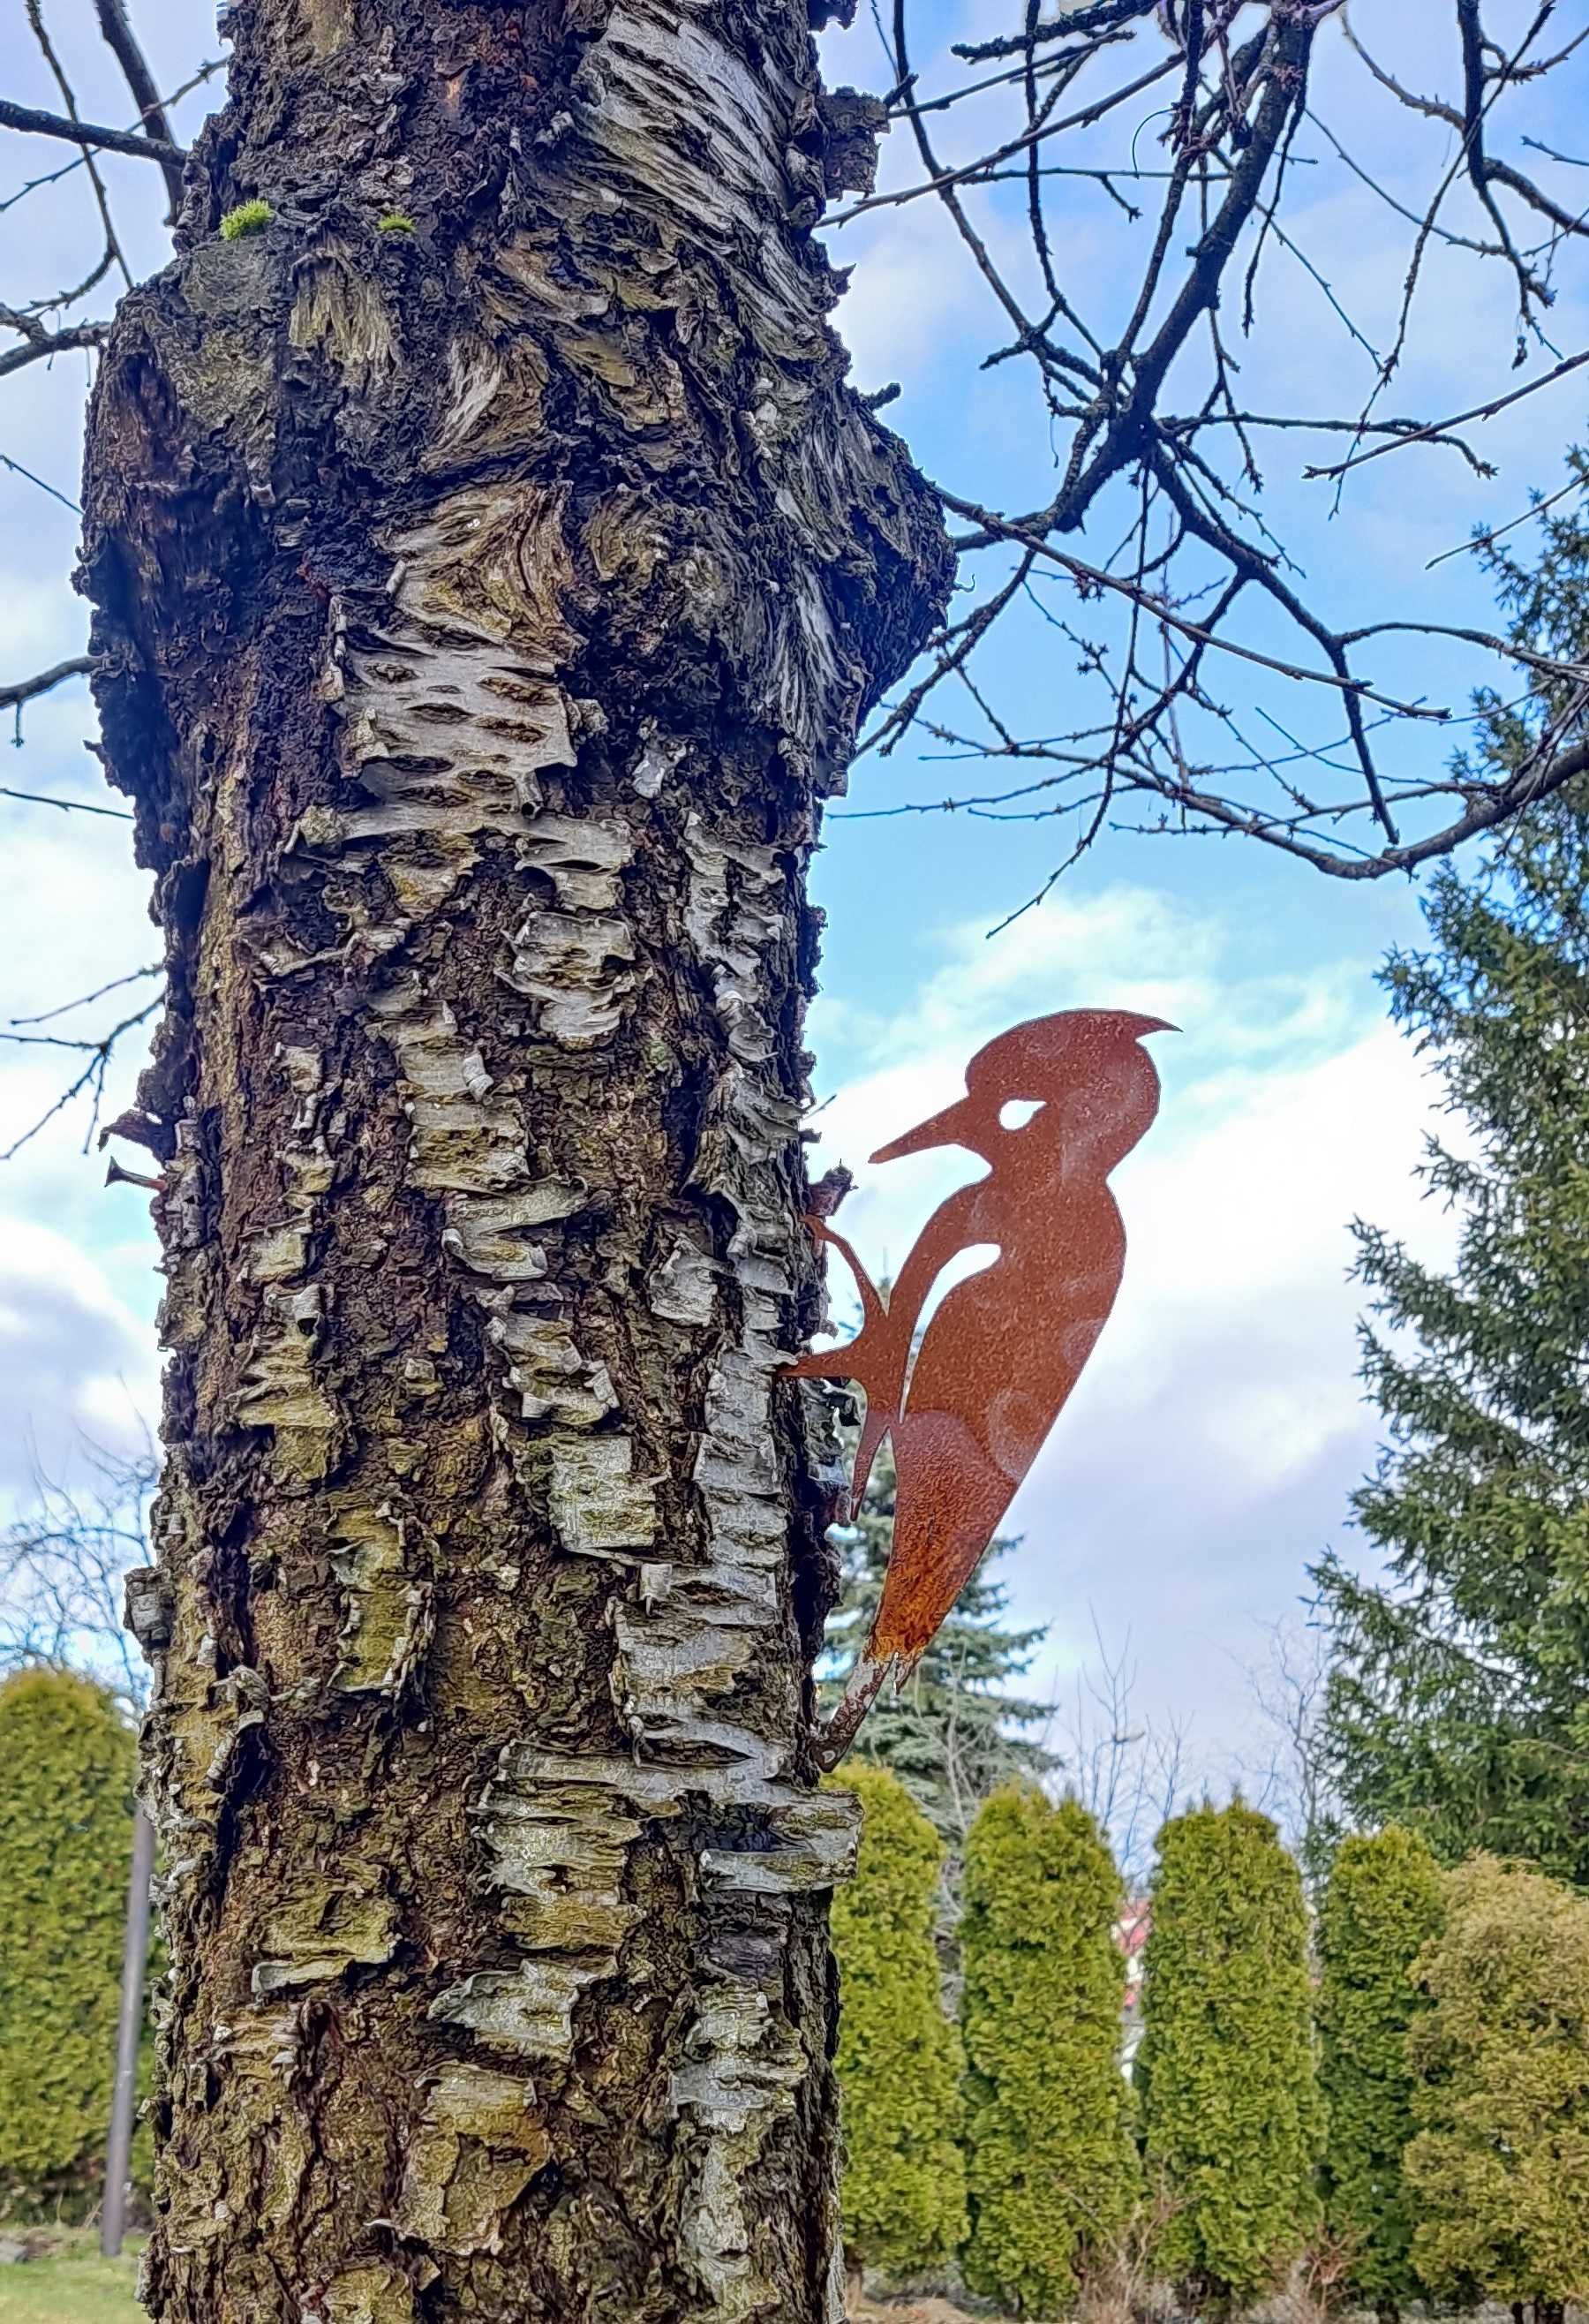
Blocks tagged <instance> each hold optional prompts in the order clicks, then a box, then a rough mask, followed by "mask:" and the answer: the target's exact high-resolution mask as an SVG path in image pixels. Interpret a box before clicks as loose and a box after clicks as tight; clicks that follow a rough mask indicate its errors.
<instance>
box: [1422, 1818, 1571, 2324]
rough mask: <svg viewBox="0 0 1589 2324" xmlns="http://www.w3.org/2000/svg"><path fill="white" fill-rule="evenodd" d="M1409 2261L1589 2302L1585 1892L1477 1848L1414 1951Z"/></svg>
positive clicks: (1446, 2287) (1464, 2284)
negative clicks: (1417, 2007) (1436, 1923)
mask: <svg viewBox="0 0 1589 2324" xmlns="http://www.w3.org/2000/svg"><path fill="white" fill-rule="evenodd" d="M1417 1976H1418V1978H1419V1984H1420V1986H1421V1987H1422V1988H1423V1991H1424V1994H1425V1996H1426V1997H1427V2001H1428V2006H1427V2007H1426V2008H1425V2009H1424V2010H1422V2011H1421V2012H1420V2013H1419V2015H1418V2016H1417V2017H1416V2018H1415V2019H1414V2021H1413V2024H1412V2028H1411V2031H1410V2033H1409V2036H1408V2055H1409V2057H1410V2061H1411V2063H1412V2067H1413V2070H1414V2074H1415V2077H1416V2080H1415V2082H1414V2087H1413V2094H1412V2110H1413V2116H1414V2119H1415V2120H1416V2121H1417V2123H1418V2124H1419V2131H1418V2135H1416V2136H1415V2137H1414V2139H1413V2141H1412V2144H1410V2146H1409V2148H1408V2150H1407V2156H1406V2162H1405V2164H1404V2166H1403V2167H1404V2170H1405V2173H1406V2179H1407V2185H1408V2188H1409V2190H1410V2193H1411V2196H1412V2199H1413V2203H1414V2207H1415V2209H1416V2213H1417V2218H1418V2226H1417V2228H1416V2229H1415V2231H1414V2234H1413V2238H1412V2256H1413V2259H1414V2262H1415V2263H1416V2264H1417V2267H1418V2272H1419V2274H1420V2275H1421V2276H1422V2277H1423V2279H1424V2281H1425V2282H1426V2283H1428V2286H1429V2288H1430V2290H1431V2291H1433V2292H1437V2293H1441V2294H1444V2295H1447V2296H1448V2297H1451V2298H1454V2299H1457V2300H1461V2301H1473V2300H1477V2299H1487V2300H1493V2301H1502V2302H1511V2301H1515V2302H1518V2303H1521V2302H1522V2301H1532V2302H1533V2303H1534V2307H1535V2310H1536V2314H1537V2315H1538V2314H1539V2313H1541V2312H1543V2313H1544V2314H1546V2315H1548V2314H1550V2313H1551V2312H1552V2311H1556V2310H1559V2307H1560V2304H1561V2303H1562V2302H1564V2301H1569V2300H1570V2301H1584V2300H1585V2299H1586V2298H1589V1898H1585V1897H1584V1896H1583V1895H1578V1894H1576V1893H1575V1892H1574V1891H1573V1890H1572V1889H1570V1888H1567V1887H1565V1886H1562V1885H1561V1884H1560V1883H1559V1882H1557V1881H1555V1880H1552V1879H1550V1878H1548V1877H1547V1876H1546V1875H1545V1874H1544V1873H1542V1872H1535V1871H1532V1870H1530V1869H1529V1868H1528V1867H1525V1866H1522V1865H1517V1864H1502V1863H1500V1862H1498V1861H1497V1860H1496V1858H1493V1857H1490V1856H1477V1857H1474V1858H1472V1859H1471V1861H1470V1862H1468V1863H1466V1864H1465V1865H1464V1866H1463V1867H1461V1869H1460V1870H1459V1871H1456V1872H1454V1873H1452V1874H1451V1875H1450V1876H1449V1877H1448V1880H1447V1918H1446V1925H1445V1928H1444V1930H1443V1931H1442V1932H1441V1933H1440V1934H1439V1935H1438V1936H1437V1937H1435V1938H1434V1939H1433V1940H1432V1941H1430V1943H1429V1944H1428V1945H1427V1946H1426V1947H1425V1948H1424V1950H1423V1952H1422V1953H1421V1954H1420V1956H1419V1961H1418V1964H1417Z"/></svg>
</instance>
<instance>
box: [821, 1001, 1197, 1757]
mask: <svg viewBox="0 0 1589 2324" xmlns="http://www.w3.org/2000/svg"><path fill="white" fill-rule="evenodd" d="M1171 1029H1173V1028H1171V1027H1169V1026H1167V1025H1165V1024H1164V1023H1163V1022H1162V1019H1158V1018H1155V1017H1137V1016H1132V1015H1130V1014H1128V1013H1127V1012H1125V1010H1107V1009H1073V1010H1062V1011H1061V1012H1060V1013H1059V1014H1058V1015H1056V1016H1052V1017H1039V1018H1035V1019H1033V1021H1032V1022H1031V1023H1030V1024H1025V1025H1017V1026H1015V1028H1013V1029H1012V1030H1011V1031H1010V1032H1007V1033H1002V1034H1000V1035H999V1037H998V1038H997V1040H994V1041H990V1042H989V1043H988V1044H987V1047H986V1048H983V1049H979V1050H978V1053H977V1055H976V1056H974V1057H973V1058H972V1060H971V1062H970V1064H969V1066H968V1067H967V1069H966V1088H967V1094H966V1095H965V1096H964V1097H963V1098H962V1099H960V1102H958V1103H957V1104H954V1105H951V1106H950V1107H949V1108H948V1109H947V1111H944V1112H942V1113H940V1114H935V1115H934V1116H933V1118H932V1120H930V1121H924V1122H923V1123H922V1124H921V1125H920V1127H919V1128H917V1129H915V1130H907V1131H906V1132H905V1136H904V1137H903V1138H896V1139H892V1140H891V1141H890V1143H889V1144H887V1145H886V1146H883V1147H879V1148H878V1149H877V1153H875V1154H874V1155H873V1156H872V1160H873V1162H874V1163H880V1162H892V1161H894V1160H896V1158H897V1157H900V1156H903V1155H906V1154H921V1153H925V1152H926V1151H928V1150H929V1149H930V1148H932V1147H935V1146H961V1147H965V1148H968V1149H969V1151H970V1152H971V1153H973V1154H976V1155H979V1156H980V1157H981V1158H982V1160H983V1161H985V1162H986V1163H987V1166H988V1168H987V1176H986V1177H985V1178H980V1179H978V1181H977V1182H976V1183H975V1184H974V1185H969V1186H964V1187H961V1188H960V1191H959V1192H958V1193H956V1194H951V1195H950V1197H949V1199H948V1200H947V1202H944V1203H941V1204H940V1206H939V1208H938V1209H937V1210H936V1211H935V1212H934V1213H933V1214H932V1217H931V1219H929V1220H928V1222H927V1224H926V1226H925V1227H924V1228H923V1231H922V1233H921V1236H920V1237H919V1239H918V1240H917V1241H916V1242H915V1244H914V1246H913V1248H912V1250H911V1252H910V1255H909V1257H908V1258H907V1259H906V1260H905V1265H904V1267H903V1268H901V1269H900V1272H899V1276H898V1278H897V1280H896V1282H895V1283H894V1284H893V1285H892V1286H891V1287H890V1289H889V1291H888V1294H887V1296H886V1297H885V1296H884V1295H883V1294H882V1293H881V1292H879V1291H878V1289H877V1286H875V1285H874V1284H873V1283H872V1281H871V1279H870V1277H868V1274H867V1272H866V1269H865V1268H864V1267H863V1266H862V1265H861V1263H860V1260H859V1259H858V1258H857V1256H856V1254H855V1252H854V1250H852V1249H851V1248H850V1244H849V1243H848V1242H847V1241H846V1240H845V1239H844V1237H843V1236H842V1235H840V1234H839V1233H838V1232H836V1231H835V1230H834V1229H833V1228H832V1227H831V1226H830V1225H829V1224H828V1223H827V1217H828V1214H829V1213H831V1208H832V1207H833V1203H832V1199H831V1196H830V1199H829V1200H828V1201H827V1202H826V1203H819V1204H817V1205H815V1206H813V1211H812V1213H811V1215H810V1217H809V1220H808V1223H809V1225H810V1227H811V1230H812V1232H813V1235H814V1236H815V1237H816V1238H817V1239H818V1240H820V1241H822V1242H824V1243H830V1244H831V1245H832V1247H833V1248H834V1249H835V1250H838V1251H839V1252H840V1254H841V1256H842V1257H843V1259H844V1260H845V1262H846V1264H847V1265H848V1267H849V1268H850V1272H851V1274H852V1275H853V1276H854V1277H855V1281H856V1286H857V1288H858V1290H859V1293H860V1299H861V1318H862V1320H861V1329H860V1332H859V1335H858V1337H857V1338H855V1339H854V1340H852V1341H850V1343H849V1344H848V1345H847V1346H845V1347H841V1348H831V1349H822V1350H821V1351H816V1352H814V1353H813V1354H811V1355H807V1356H804V1357H802V1358H801V1360H799V1362H798V1363H796V1364H795V1365H793V1366H792V1367H791V1373H792V1376H793V1377H795V1378H797V1379H848V1380H853V1381H854V1382H855V1383H856V1385H857V1386H858V1387H859V1388H862V1389H864V1391H865V1394H866V1417H865V1421H864V1423H863V1425H862V1428H861V1434H860V1441H859V1445H858V1447H857V1451H856V1458H855V1468H854V1474H853V1478H852V1480H851V1487H850V1499H851V1503H852V1505H856V1504H859V1499H860V1497H861V1495H862V1493H864V1492H865V1490H866V1483H867V1479H868V1476H869V1475H870V1473H871V1468H872V1463H873V1462H874V1461H875V1460H876V1458H877V1452H878V1451H879V1449H880V1447H881V1446H882V1443H883V1442H884V1440H885V1438H890V1439H892V1441H893V1445H894V1459H895V1467H896V1474H897V1478H898V1483H897V1487H896V1498H895V1521H894V1542H893V1547H892V1550H891V1553H890V1555H889V1560H888V1571H887V1575H886V1580H885V1582H884V1585H883V1594H882V1597H881V1599H880V1600H879V1601H878V1606H877V1618H876V1619H875V1621H874V1622H873V1625H872V1630H871V1636H870V1637H869V1638H868V1641H867V1644H866V1646H865V1649H864V1650H863V1652H862V1654H861V1655H860V1656H859V1659H858V1661H857V1663H856V1666H855V1670H854V1672H853V1674H852V1675H851V1678H850V1684H849V1686H848V1687H847V1688H846V1690H845V1695H844V1700H843V1701H841V1702H840V1705H839V1707H838V1709H837V1710H836V1711H834V1713H833V1716H832V1719H831V1720H830V1722H829V1724H828V1727H827V1729H826V1730H825V1732H824V1736H823V1738H822V1745H821V1747H820V1756H821V1757H822V1760H823V1763H824V1765H826V1766H835V1765H837V1763H838V1761H839V1760H840V1758H842V1757H843V1756H844V1753H845V1752H846V1751H847V1750H848V1749H849V1748H850V1744H851V1743H852V1742H853V1741H854V1739H855V1737H856V1734H857V1732H858V1730H859V1727H860V1724H861V1721H862V1720H864V1718H865V1717H866V1714H867V1712H868V1710H869V1709H870V1707H871V1705H872V1703H873V1702H874V1701H876V1699H877V1694H878V1692H879V1690H880V1689H881V1688H882V1686H883V1685H884V1683H885V1682H886V1680H887V1679H888V1678H890V1677H892V1678H893V1679H894V1681H895V1683H896V1685H898V1684H900V1683H903V1682H904V1680H905V1678H907V1677H908V1676H909V1674H910V1673H911V1672H912V1671H913V1670H914V1668H915V1666H916V1665H917V1663H918V1662H920V1660H921V1658H922V1656H923V1654H924V1653H925V1652H926V1650H927V1648H928V1647H929V1646H931V1645H932V1640H933V1638H934V1637H936V1636H937V1634H938V1631H939V1629H940V1628H941V1625H942V1623H943V1621H944V1618H945V1617H946V1616H947V1615H948V1613H949V1611H950V1609H951V1607H952V1606H953V1604H954V1601H955V1600H956V1599H957V1598H958V1597H959V1596H960V1591H962V1590H963V1589H964V1588H965V1586H966V1583H967V1582H969V1580H970V1578H971V1576H972V1574H973V1573H974V1572H976V1570H977V1567H978V1564H979V1563H980V1562H981V1560H982V1558H983V1556H984V1554H986V1552H987V1547H988V1545H989V1544H990V1542H991V1541H992V1539H993V1536H994V1535H995V1534H996V1533H997V1530H998V1526H999V1524H1000V1521H1001V1520H1002V1518H1003V1517H1004V1515H1005V1513H1006V1510H1007V1509H1008V1508H1009V1506H1010V1503H1011V1501H1012V1500H1013V1499H1015V1494H1016V1492H1017V1491H1018V1489H1020V1486H1021V1484H1022V1483H1023V1481H1024V1479H1025V1476H1026V1474H1027V1471H1029V1470H1030V1468H1031V1466H1032V1463H1033V1461H1034V1460H1035V1459H1036V1458H1037V1455H1038V1453H1039V1452H1040V1451H1041V1450H1042V1444H1043V1442H1044V1439H1045V1438H1046V1437H1047V1435H1048V1434H1049V1431H1050V1430H1051V1428H1052V1426H1053V1424H1054V1422H1055V1421H1056V1419H1057V1418H1058V1417H1059V1415H1060V1413H1061V1409H1062V1408H1063V1406H1064V1405H1065V1402H1066V1399H1067V1398H1068V1397H1069V1396H1070V1392H1071V1390H1072V1389H1073V1388H1074V1387H1075V1386H1076V1383H1077V1381H1078V1380H1079V1379H1080V1377H1081V1374H1082V1370H1083V1369H1084V1367H1085V1366H1086V1363H1087V1360H1088V1357H1089V1356H1090V1355H1091V1353H1092V1351H1093V1349H1094V1347H1095V1346H1096V1344H1097V1342H1098V1334H1099V1333H1100V1332H1102V1330H1103V1328H1104V1325H1105V1324H1106V1323H1107V1322H1108V1320H1109V1316H1110V1314H1111V1312H1112V1311H1113V1308H1114V1305H1115V1300H1116V1295H1117V1293H1118V1291H1119V1288H1120V1278H1121V1275H1122V1272H1123V1270H1124V1268H1125V1227H1124V1225H1123V1223H1122V1222H1121V1217H1120V1213H1119V1210H1118V1208H1117V1206H1116V1202H1115V1198H1114V1195H1113V1194H1111V1193H1110V1191H1109V1183H1108V1182H1109V1174H1110V1172H1111V1171H1112V1170H1113V1169H1114V1168H1115V1167H1116V1164H1118V1163H1120V1162H1122V1161H1124V1159H1125V1156H1126V1155H1127V1154H1129V1153H1130V1151H1131V1149H1132V1148H1133V1147H1134V1146H1135V1145H1136V1144H1137V1143H1138V1141H1139V1140H1140V1139H1142V1138H1143V1136H1144V1134H1145V1132H1146V1131H1147V1130H1149V1128H1150V1127H1151V1126H1152V1124H1153V1119H1154V1116H1155V1115H1156V1114H1157V1112H1158V1110H1159V1077H1158V1074H1156V1072H1155V1071H1154V1069H1153V1060H1152V1059H1151V1058H1150V1057H1149V1056H1148V1054H1147V1052H1146V1050H1145V1049H1144V1048H1143V1047H1141V1046H1140V1045H1141V1042H1142V1040H1143V1037H1144V1036H1145V1035H1147V1034H1150V1033H1160V1032H1169V1031H1171ZM1033 1108H1034V1109H1035V1111H1032V1109H1033ZM1006 1117H1010V1118H1006ZM847 1185H848V1179H847V1177H844V1178H843V1179H842V1180H841V1183H840V1188H839V1194H840V1197H841V1194H842V1193H843V1191H844V1190H845V1188H846V1187H847ZM989 1244H990V1245H994V1246H996V1247H997V1258H996V1259H994V1261H993V1262H992V1264H991V1265H989V1266H987V1267H986V1268H982V1269H981V1270H980V1272H978V1274H975V1275H973V1276H971V1277H969V1279H968V1280H967V1281H965V1282H963V1283H960V1284H956V1285H955V1286H953V1287H952V1288H951V1290H950V1291H949V1292H948V1293H947V1294H946V1295H945V1296H944V1298H943V1301H942V1303H941V1305H940V1306H939V1308H938V1310H937V1312H936V1313H935V1314H934V1315H933V1316H932V1320H931V1322H930V1323H928V1324H927V1327H926V1330H925V1331H924V1332H923V1330H922V1315H923V1309H924V1308H925V1305H926V1303H927V1300H928V1298H929V1296H930V1295H931V1293H932V1288H933V1286H934V1285H935V1284H936V1283H937V1281H938V1279H939V1277H940V1276H941V1274H942V1273H943V1270H944V1268H946V1267H947V1266H948V1265H949V1264H950V1262H951V1260H952V1259H955V1258H956V1257H958V1256H959V1255H960V1253H961V1252H964V1251H968V1250H972V1249H973V1248H975V1247H978V1246H980V1245H989Z"/></svg>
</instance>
